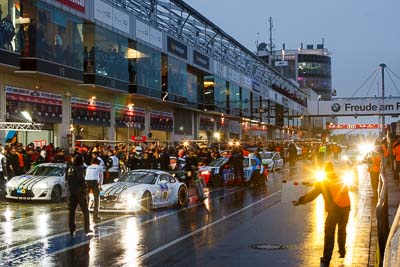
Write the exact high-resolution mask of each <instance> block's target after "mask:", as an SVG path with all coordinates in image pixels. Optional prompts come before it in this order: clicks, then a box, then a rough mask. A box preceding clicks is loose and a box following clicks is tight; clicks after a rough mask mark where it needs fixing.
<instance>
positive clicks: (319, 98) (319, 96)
mask: <svg viewBox="0 0 400 267" xmlns="http://www.w3.org/2000/svg"><path fill="white" fill-rule="evenodd" d="M321 98H322V95H318V106H317V114H318V117H317V118H318V124H317V125H318V127H319V125H320V123H319V122H320V119H319V101H320V100H321Z"/></svg>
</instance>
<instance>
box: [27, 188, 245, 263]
mask: <svg viewBox="0 0 400 267" xmlns="http://www.w3.org/2000/svg"><path fill="white" fill-rule="evenodd" d="M246 189H247V188H241V189H238V190H235V191H233V192H230V193H228V194H226V195H222V196H219V197H216V198H211V199H210V201H214V200H218V199H221V198H224V197H227V196H230V195H233V194H235V193H237V192H240V191H244V190H246ZM202 205H204V203H197V204H194V205H192V206H188V207H186V208H183V209H178V210H175V211H173V212H169V213H166V214H163V215H161V216H154V218H152V219H150V220H145V221H143V222H141V223H139V224H138V225H139V226H143V225H146V224H149V223H152V222H155V221H157V220H160V219H163V218H165V217H168V216H171V215H174V214H176V213H179V212H183V211H185V210H189V209H192V208H195V207H198V206H202ZM128 217H130V218H132V217H136V216H135V215H125V216H122V217H117V218H112V219H109V220H107V221H103V222H101V223H98V224H96V227H95V229H96V228H98V227H99V226H101V225H103V224H106V223H110V222H113V221H117V220H121V219H124V218H128ZM78 230H83V227H81V228H79V229H78ZM94 232H95V234H96V231H94ZM122 232H123V231H121V232H120V233H122ZM68 233H69V232H65V233H61V234H58V235H54V236H51V237H47V238H45V239H42V240H40V241H39V242H43V241H46V240H47V239H49V238H52V237H58V236H62V235H66V234H68ZM113 234H115V232H113V233H109V234H103V235H101V236H98V235H95V236H94V237H93V238H94V239H102V238H105V237H108V236H111V235H113ZM93 238H91V239H88V240H86V241H84V242H81V243H78V244H76V245H73V246H70V247H66V248H64V249H61V250H58V251H55V252H53V253H49V254H47V255H46V256H45V258H47V257H50V256H53V255H56V254H60V253H63V252H65V251H68V250H71V249H74V248H77V247H80V246H82V245H86V244H88V243H89V242H90V240H92V239H93ZM36 242H37V241H36ZM31 243H32V244H33V243H35V242H31Z"/></svg>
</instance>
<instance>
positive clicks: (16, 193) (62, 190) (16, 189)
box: [6, 163, 68, 202]
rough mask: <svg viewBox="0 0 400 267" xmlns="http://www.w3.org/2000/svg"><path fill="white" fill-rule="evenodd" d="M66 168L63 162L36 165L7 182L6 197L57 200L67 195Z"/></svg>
mask: <svg viewBox="0 0 400 267" xmlns="http://www.w3.org/2000/svg"><path fill="white" fill-rule="evenodd" d="M66 169H67V165H66V164H64V163H43V164H39V165H36V166H35V167H33V168H32V169H31V170H30V171H29V172H27V173H26V174H24V175H21V176H16V177H13V178H12V179H10V180H9V181H8V182H7V185H6V198H8V199H24V200H25V199H26V200H51V201H53V202H58V201H60V200H61V199H62V198H65V197H67V195H68V190H67V183H66V182H65V172H66Z"/></svg>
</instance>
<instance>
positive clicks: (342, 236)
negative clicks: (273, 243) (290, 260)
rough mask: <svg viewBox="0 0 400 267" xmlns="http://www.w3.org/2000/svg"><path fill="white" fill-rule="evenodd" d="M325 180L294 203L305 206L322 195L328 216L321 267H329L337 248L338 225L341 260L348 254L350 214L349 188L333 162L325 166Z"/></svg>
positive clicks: (316, 184)
mask: <svg viewBox="0 0 400 267" xmlns="http://www.w3.org/2000/svg"><path fill="white" fill-rule="evenodd" d="M325 174H326V177H325V179H324V180H322V181H320V182H317V183H315V184H314V188H313V189H312V190H311V191H310V192H308V193H306V194H305V195H303V196H302V197H300V198H299V199H298V200H295V201H293V202H292V203H293V205H294V206H298V205H304V204H306V203H308V202H311V201H313V200H314V199H316V198H317V197H318V196H319V194H322V196H323V197H324V202H325V209H326V211H327V212H328V216H327V217H326V220H325V237H324V253H323V257H322V258H321V266H329V263H330V261H331V258H332V252H333V248H334V246H335V231H336V225H338V233H337V235H338V237H337V240H338V245H339V254H340V258H344V257H345V254H346V225H347V222H348V220H349V213H350V197H349V187H348V185H345V184H344V182H343V181H342V180H341V179H340V178H339V177H338V176H337V175H336V173H335V170H334V168H333V164H332V162H327V163H326V164H325Z"/></svg>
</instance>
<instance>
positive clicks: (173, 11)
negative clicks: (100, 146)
mask: <svg viewBox="0 0 400 267" xmlns="http://www.w3.org/2000/svg"><path fill="white" fill-rule="evenodd" d="M3 2H4V3H3ZM3 2H1V1H0V5H1V10H2V15H1V16H2V17H1V19H3V18H4V17H7V19H9V20H10V23H9V24H8V25H9V27H8V28H7V29H8V32H7V33H5V34H4V36H7V38H2V39H1V40H0V70H1V75H0V120H2V121H8V122H12V121H21V120H23V118H22V117H21V112H22V111H27V112H28V113H30V114H31V116H32V118H33V120H34V122H37V123H42V124H44V126H43V131H40V132H19V133H18V136H17V139H18V141H19V142H22V143H24V144H27V143H30V142H33V143H35V144H37V145H41V146H42V145H47V144H49V143H54V145H55V146H60V147H65V148H67V147H71V146H72V144H73V140H74V139H75V138H78V139H80V138H82V139H95V140H105V139H107V140H118V141H124V140H128V139H132V138H133V139H135V140H136V139H137V140H143V138H142V137H143V136H144V137H147V139H149V138H151V139H156V140H158V141H160V142H166V143H168V142H172V141H180V140H182V139H199V138H201V139H202V140H209V142H210V143H212V142H219V141H228V140H230V139H236V140H239V139H240V140H243V141H265V140H266V139H267V138H268V139H275V138H281V139H289V138H290V139H295V138H297V137H298V136H299V135H300V134H301V131H299V129H300V127H301V124H302V120H301V119H300V118H301V115H303V114H305V113H306V110H307V103H306V95H305V93H304V92H303V91H302V90H301V89H300V88H299V86H298V84H297V83H296V82H294V81H292V80H291V79H287V78H286V77H285V76H283V75H281V74H280V73H279V72H277V71H276V69H274V68H271V67H270V66H269V65H268V64H266V63H265V62H264V61H262V60H261V59H260V58H258V57H257V55H256V54H254V53H253V52H251V51H250V50H248V49H247V48H246V47H244V46H243V45H242V44H241V43H239V42H238V41H237V40H236V39H234V38H232V37H231V36H230V35H228V34H227V33H225V32H224V31H223V30H222V29H220V28H219V27H218V26H217V25H215V24H214V23H212V22H211V21H210V20H208V19H207V18H205V17H204V16H203V15H202V14H200V13H199V12H198V11H196V10H194V9H193V8H191V7H190V6H189V5H187V4H186V3H185V2H184V1H181V0H171V1H157V0H154V1H150V2H148V1H144V0H126V1H116V0H93V1H75V0H57V1H50V0H37V1H32V0H15V1H3ZM7 15H9V16H7ZM0 134H2V135H3V136H0V138H1V142H2V143H3V142H4V141H3V140H4V137H5V134H4V131H0Z"/></svg>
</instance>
